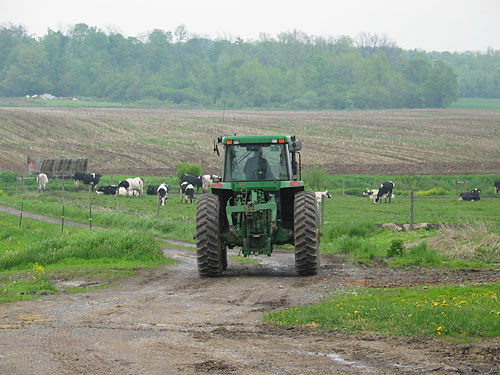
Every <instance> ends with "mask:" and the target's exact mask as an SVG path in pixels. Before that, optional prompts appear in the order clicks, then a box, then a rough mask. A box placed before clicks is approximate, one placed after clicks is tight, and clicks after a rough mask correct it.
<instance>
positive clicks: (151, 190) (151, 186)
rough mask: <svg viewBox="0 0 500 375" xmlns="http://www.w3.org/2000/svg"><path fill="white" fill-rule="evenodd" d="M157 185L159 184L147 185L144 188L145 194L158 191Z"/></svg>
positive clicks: (154, 193) (152, 193) (153, 193)
mask: <svg viewBox="0 0 500 375" xmlns="http://www.w3.org/2000/svg"><path fill="white" fill-rule="evenodd" d="M158 186H159V185H148V188H147V189H146V194H147V195H156V194H157V191H158Z"/></svg>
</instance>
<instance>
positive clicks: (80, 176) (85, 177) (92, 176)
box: [73, 172, 101, 191]
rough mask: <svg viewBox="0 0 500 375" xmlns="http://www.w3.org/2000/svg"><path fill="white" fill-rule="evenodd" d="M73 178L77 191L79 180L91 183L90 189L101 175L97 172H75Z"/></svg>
mask: <svg viewBox="0 0 500 375" xmlns="http://www.w3.org/2000/svg"><path fill="white" fill-rule="evenodd" d="M73 178H74V180H75V191H78V188H79V186H80V182H82V183H83V184H84V185H91V186H92V189H93V190H95V188H96V186H97V184H98V183H99V179H100V178H101V175H100V174H98V173H82V172H75V174H74V176H73Z"/></svg>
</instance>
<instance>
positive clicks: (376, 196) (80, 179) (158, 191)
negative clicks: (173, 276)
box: [37, 172, 500, 206]
mask: <svg viewBox="0 0 500 375" xmlns="http://www.w3.org/2000/svg"><path fill="white" fill-rule="evenodd" d="M100 178H101V175H100V174H98V173H80V172H76V173H75V174H74V181H75V190H78V188H79V185H80V183H83V184H84V185H90V186H92V188H93V189H94V191H95V192H96V193H97V194H104V195H116V194H118V195H125V196H142V195H143V194H144V180H143V179H142V178H140V177H135V178H127V179H126V180H124V181H119V182H118V185H106V186H100V187H97V184H98V183H99V180H100ZM218 179H219V177H218V176H215V175H203V176H195V175H187V174H183V175H182V176H181V184H180V187H179V194H180V200H181V202H182V201H184V202H185V203H187V202H188V201H190V202H191V203H193V202H194V199H195V198H194V189H195V188H196V192H197V193H198V191H199V188H202V190H203V192H204V193H206V192H207V191H208V189H209V188H210V186H211V185H212V183H213V182H214V180H218ZM48 182H49V180H48V178H47V175H46V174H44V173H40V174H39V175H38V176H37V185H38V192H39V193H44V192H45V186H46V185H47V183H48ZM395 187H396V184H395V183H394V182H393V181H386V182H383V183H382V184H381V185H380V188H379V189H366V190H365V191H364V193H363V196H365V197H370V198H371V199H373V203H378V202H382V199H384V201H385V202H386V203H387V200H389V203H391V200H392V199H393V198H394V188H395ZM494 187H495V195H498V192H499V191H500V181H495V183H494ZM168 191H169V186H168V185H167V184H165V183H162V184H160V185H149V186H148V187H147V190H146V194H148V195H157V196H158V200H159V202H160V204H161V205H162V206H164V205H165V201H166V200H167V199H168ZM480 192H481V190H479V189H477V188H474V189H472V190H471V191H470V192H464V193H461V194H460V196H459V198H458V200H461V201H462V200H464V201H478V200H480V199H481V198H480V196H479V193H480ZM323 197H324V198H331V197H332V196H331V195H330V193H329V192H328V190H326V191H324V192H316V200H317V202H318V203H320V202H321V200H322V199H323Z"/></svg>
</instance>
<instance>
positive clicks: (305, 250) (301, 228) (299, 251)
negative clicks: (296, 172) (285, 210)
mask: <svg viewBox="0 0 500 375" xmlns="http://www.w3.org/2000/svg"><path fill="white" fill-rule="evenodd" d="M317 211H318V209H317V204H316V196H315V195H314V193H313V192H310V191H301V192H298V193H297V194H295V201H294V241H295V270H296V271H297V273H298V274H299V275H315V274H317V273H318V271H319V264H320V260H319V225H318V224H319V223H318V212H317Z"/></svg>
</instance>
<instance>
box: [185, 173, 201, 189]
mask: <svg viewBox="0 0 500 375" xmlns="http://www.w3.org/2000/svg"><path fill="white" fill-rule="evenodd" d="M183 182H188V183H190V184H191V185H193V187H196V192H197V193H198V191H199V188H201V187H202V185H203V184H202V181H201V176H195V175H192V174H183V175H182V176H181V183H183Z"/></svg>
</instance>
